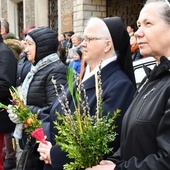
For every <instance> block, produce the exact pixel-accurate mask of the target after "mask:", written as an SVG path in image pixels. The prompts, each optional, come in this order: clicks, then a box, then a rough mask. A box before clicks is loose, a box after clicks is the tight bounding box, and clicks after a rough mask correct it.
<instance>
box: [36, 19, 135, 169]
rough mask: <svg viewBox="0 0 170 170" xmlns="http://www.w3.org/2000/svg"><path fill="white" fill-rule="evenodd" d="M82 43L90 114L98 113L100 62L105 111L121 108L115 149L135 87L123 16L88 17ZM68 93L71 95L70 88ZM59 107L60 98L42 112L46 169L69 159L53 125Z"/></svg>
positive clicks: (59, 165)
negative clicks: (96, 76)
mask: <svg viewBox="0 0 170 170" xmlns="http://www.w3.org/2000/svg"><path fill="white" fill-rule="evenodd" d="M114 22H115V23H114ZM96 28H98V29H96ZM81 45H82V47H83V60H84V61H85V62H86V63H87V66H86V68H85V71H84V75H83V77H82V82H81V83H82V84H83V86H84V89H85V91H86V94H87V98H88V104H89V107H90V114H91V115H94V114H95V110H96V105H97V100H96V92H95V90H96V89H95V74H96V73H97V71H98V69H99V66H101V82H102V83H101V84H102V90H103V95H102V99H103V107H102V109H103V115H104V116H105V115H107V114H108V112H111V113H113V112H114V111H115V110H116V109H117V108H119V109H120V110H121V116H120V117H119V118H117V120H116V121H117V122H116V124H117V126H118V127H117V128H116V132H117V133H118V134H119V135H117V138H116V140H115V141H114V142H113V143H112V144H111V147H113V148H114V151H115V150H117V149H118V148H119V143H120V131H121V122H122V118H123V116H124V113H125V111H126V110H127V108H128V106H129V105H130V103H131V101H132V99H133V95H134V93H135V90H136V87H135V82H134V72H133V67H132V59H131V53H130V43H129V35H128V33H127V31H126V28H125V26H124V24H123V22H122V21H121V19H120V18H113V19H112V20H107V19H106V20H102V19H100V18H96V17H94V18H91V19H90V20H89V22H88V24H87V26H86V28H85V30H84V38H83V42H82V44H81ZM66 94H67V97H68V98H70V97H69V96H70V94H69V92H68V93H66ZM68 100H69V99H68ZM69 107H70V108H71V110H74V108H73V101H72V100H69ZM56 111H58V112H59V113H63V110H62V108H61V105H60V103H59V101H58V100H56V101H55V102H54V104H53V105H52V106H51V107H50V108H49V109H47V110H44V112H43V113H42V125H43V127H44V131H45V134H46V136H47V145H44V144H42V143H40V144H39V148H38V151H39V152H40V155H41V157H40V159H41V160H44V161H45V162H46V164H47V165H46V166H45V169H44V170H52V169H53V170H62V169H63V165H64V164H66V163H68V162H69V160H68V158H67V157H66V153H64V152H63V151H61V148H60V147H59V146H56V145H55V134H56V133H57V132H56V129H55V128H54V126H55V125H54V121H55V120H56ZM47 119H48V120H47ZM48 124H50V127H49V126H48ZM47 129H48V130H47ZM89 154H90V153H89Z"/></svg>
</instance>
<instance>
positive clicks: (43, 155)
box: [37, 141, 52, 164]
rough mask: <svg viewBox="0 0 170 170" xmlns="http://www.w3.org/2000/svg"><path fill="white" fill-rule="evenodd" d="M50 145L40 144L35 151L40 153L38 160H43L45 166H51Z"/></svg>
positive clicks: (48, 143)
mask: <svg viewBox="0 0 170 170" xmlns="http://www.w3.org/2000/svg"><path fill="white" fill-rule="evenodd" d="M51 148H52V144H51V143H50V142H48V141H47V144H43V143H40V144H39V147H38V149H37V151H38V152H39V153H40V158H39V159H40V160H43V161H44V162H45V163H46V164H51V157H50V150H51Z"/></svg>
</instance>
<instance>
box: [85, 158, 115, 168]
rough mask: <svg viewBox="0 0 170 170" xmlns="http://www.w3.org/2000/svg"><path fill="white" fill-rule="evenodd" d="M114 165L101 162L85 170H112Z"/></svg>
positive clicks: (105, 161) (108, 162) (109, 162)
mask: <svg viewBox="0 0 170 170" xmlns="http://www.w3.org/2000/svg"><path fill="white" fill-rule="evenodd" d="M115 166H116V165H115V164H114V163H113V162H111V161H107V160H103V161H101V162H100V165H96V166H93V167H92V168H87V169H86V170H114V168H115Z"/></svg>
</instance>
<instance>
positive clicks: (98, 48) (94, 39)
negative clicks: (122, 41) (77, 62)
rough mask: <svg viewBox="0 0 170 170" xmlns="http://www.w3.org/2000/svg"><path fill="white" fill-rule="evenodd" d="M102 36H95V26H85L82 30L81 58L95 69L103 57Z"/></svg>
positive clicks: (103, 42) (103, 44)
mask: <svg viewBox="0 0 170 170" xmlns="http://www.w3.org/2000/svg"><path fill="white" fill-rule="evenodd" d="M101 37H102V34H101V35H97V34H96V26H91V25H90V26H87V27H86V28H85V30H84V40H83V42H82V43H81V45H82V47H83V58H84V60H85V61H86V62H87V63H88V64H89V65H90V67H91V68H95V66H96V65H98V64H99V63H100V62H101V61H102V59H103V58H104V56H105V51H104V49H105V44H106V42H105V41H104V40H103V38H101Z"/></svg>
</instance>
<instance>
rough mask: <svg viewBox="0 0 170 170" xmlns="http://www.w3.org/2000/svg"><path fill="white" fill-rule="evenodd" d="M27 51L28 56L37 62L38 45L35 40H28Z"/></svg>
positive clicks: (30, 59)
mask: <svg viewBox="0 0 170 170" xmlns="http://www.w3.org/2000/svg"><path fill="white" fill-rule="evenodd" d="M26 43H27V44H26V46H25V52H26V53H27V58H28V60H29V61H31V62H32V63H33V62H35V51H36V45H35V43H34V42H32V41H29V40H26Z"/></svg>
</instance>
